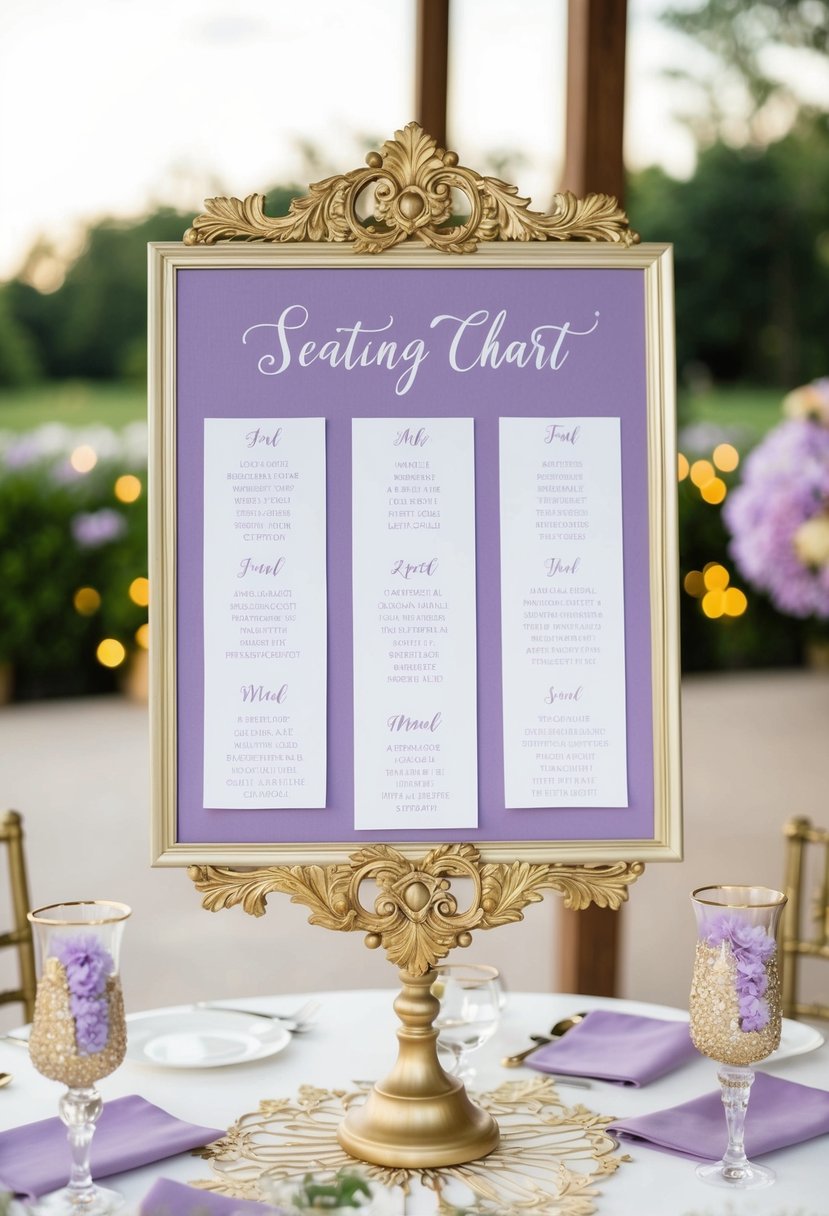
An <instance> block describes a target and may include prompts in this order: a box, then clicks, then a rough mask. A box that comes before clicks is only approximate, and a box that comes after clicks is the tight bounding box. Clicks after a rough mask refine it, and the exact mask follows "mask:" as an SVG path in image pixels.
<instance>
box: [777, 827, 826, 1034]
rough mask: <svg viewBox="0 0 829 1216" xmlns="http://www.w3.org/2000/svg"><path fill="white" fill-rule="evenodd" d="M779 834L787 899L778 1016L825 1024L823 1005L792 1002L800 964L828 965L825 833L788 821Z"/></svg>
mask: <svg viewBox="0 0 829 1216" xmlns="http://www.w3.org/2000/svg"><path fill="white" fill-rule="evenodd" d="M783 834H784V836H785V837H786V894H787V895H788V897H789V902H788V903H787V905H786V909H785V912H784V914H783V1015H784V1017H790V1018H791V1017H813V1018H827V1019H829V1003H823V1002H816V1001H813V1002H811V1003H809V1002H805V1001H801V1000H799V999H798V992H799V981H800V960H801V958H819V959H825V960H826V961H827V962H829V831H827V830H825V829H824V828H816V827H813V826H812V822H811V820H809V819H805V818H799V819H791V820H790V821H789V822H788V823H787V824H786V826H785V827H784V828H783ZM815 854H816V855H817V856H815ZM815 862H817V865H816V866H815V865H814V864H813V863H815ZM813 873H816V874H817V883H816V887H815V891H814V895H813V896H812V897H811V899H809V906H808V907H807V906H806V900H807V898H808V896H807V894H806V893H805V892H806V888H807V885H809V884H810V879H809V878H807V875H811V874H813Z"/></svg>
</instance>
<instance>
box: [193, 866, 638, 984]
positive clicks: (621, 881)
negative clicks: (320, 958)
mask: <svg viewBox="0 0 829 1216" xmlns="http://www.w3.org/2000/svg"><path fill="white" fill-rule="evenodd" d="M643 870H644V865H643V863H642V862H640V861H635V862H616V863H615V864H608V865H595V866H575V865H568V864H564V863H549V864H531V863H530V862H526V861H514V862H512V863H511V864H506V863H495V862H484V861H482V859H481V855H480V853H479V851H478V849H477V848H475V846H474V845H472V844H447V845H440V846H439V847H438V848H436V849H432V851H431V852H430V853H429V854H428V855H427V856H426V857H425V858H423V860H422V861H421V860H410V859H408V858H406V857H404V856H403V855H402V853H399V852H398V851H397V850H396V849H394V848H392V847H391V846H390V845H384V844H377V845H370V846H368V847H367V848H364V849H360V850H358V851H357V852H355V853H353V854H352V855H351V857H350V859H349V861H348V863H335V864H333V865H328V866H322V865H295V866H268V867H263V868H262V869H259V870H247V871H245V870H236V869H230V868H226V867H222V866H204V865H195V866H190V868H189V870H188V874H189V876H190V878H191V879H192V881H193V882H194V883H195V886H196V889H197V890H198V891H199V892H200V893H201V895H202V903H203V905H204V907H205V908H207V909H208V910H210V911H212V912H216V911H218V910H219V909H222V908H231V907H234V906H236V905H241V906H242V908H243V909H244V910H245V912H248V913H250V915H252V916H262V915H263V913H264V912H265V910H266V900H267V897H268V895H270V894H272V893H273V892H277V891H279V892H282V893H283V894H286V895H290V897H291V900H292V902H293V903H298V904H304V905H305V906H306V907H308V908H309V909H310V916H309V918H308V919H309V921H310V923H311V924H313V925H322V926H323V927H324V928H326V929H336V930H339V931H340V932H348V931H356V932H361V933H364V934H365V935H366V936H365V944H366V945H367V946H368V947H369V948H370V949H376V948H378V947H380V946H382V947H383V948H384V950H385V952H386V955H387V957H388V959H389V961H390V962H392V963H394V964H396V966H398V967H400V968H401V969H402V970H404V971H406V972H407V973H408V974H410V975H423V974H425V973H426V972H427V971H428V970H429V968H430V967H433V966H435V964H436V963H438V962H440V960H441V959H443V958H445V957H446V955H447V954H448V953H449V951H450V950H452V949H454V948H455V947H456V946H468V945H469V944H470V942H471V940H472V932H473V930H478V929H495V928H497V927H498V926H500V925H507V924H511V923H513V922H515V921H519V920H522V919H523V910H524V908H525V907H527V906H528V905H529V904H531V903H538V901H539V900H540V899H541V898H542V892H543V891H544V890H545V889H546V890H555V891H558V892H560V893H561V894H562V895H563V896H564V904H565V907H568V908H576V909H579V908H586V907H587V906H588V904H590V903H595V904H598V905H599V906H600V907H606V908H612V909H618V908H619V907H620V906H621V904H622V903H623V902H624V901H625V900H626V899H627V895H628V888H629V886H630V884H631V883H633V882H635V881H636V879H637V878H638V877H639V875H640V874H641V873H642V871H643ZM453 879H461V880H464V879H465V880H467V881H468V883H469V884H470V886H469V890H468V893H467V896H466V899H463V897H459V896H458V895H456V894H455V892H454V891H453V890H452V880H453ZM367 882H373V883H374V884H375V885H376V888H377V893H376V896H375V899H374V906H373V907H372V908H369V907H366V905H365V904H364V902H363V900H362V898H361V887H362V886H363V884H364V883H367Z"/></svg>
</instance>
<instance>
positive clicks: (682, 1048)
mask: <svg viewBox="0 0 829 1216" xmlns="http://www.w3.org/2000/svg"><path fill="white" fill-rule="evenodd" d="M696 1056H697V1050H696V1048H695V1047H694V1045H693V1043H692V1042H691V1033H690V1030H689V1029H688V1023H687V1022H666V1021H664V1020H663V1019H661V1018H643V1017H639V1016H638V1015H636V1014H631V1013H615V1012H613V1011H612V1010H609V1009H594V1010H593V1011H592V1013H589V1014H588V1015H587V1017H586V1018H585V1019H584V1021H583V1022H579V1024H578V1026H574V1027H573V1029H572V1030H568V1031H567V1033H566V1034H564V1035H562V1036H561V1038H560V1039H555V1040H554V1042H552V1043H545V1045H544V1046H543V1047H539V1049H538V1051H534V1052H533V1054H532V1055H531V1056H528V1057H527V1064H528V1065H529V1067H530V1068H538V1069H539V1070H540V1071H541V1072H558V1073H561V1074H562V1076H570V1077H594V1078H595V1079H596V1080H598V1081H614V1082H615V1083H616V1084H618V1085H637V1086H638V1085H647V1084H648V1082H649V1081H655V1080H656V1079H657V1077H663V1076H664V1075H665V1073H668V1072H672V1071H673V1069H675V1068H679V1067H680V1066H681V1065H682V1064H685V1063H686V1061H688V1060H692V1059H694V1058H695V1057H696Z"/></svg>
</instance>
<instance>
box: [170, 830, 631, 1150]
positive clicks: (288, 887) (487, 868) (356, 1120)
mask: <svg viewBox="0 0 829 1216" xmlns="http://www.w3.org/2000/svg"><path fill="white" fill-rule="evenodd" d="M644 868H645V867H644V865H643V864H642V862H639V861H634V862H616V863H615V864H612V865H596V866H575V865H565V864H560V863H548V864H546V865H544V864H542V865H532V864H530V863H529V862H526V861H514V862H512V863H506V862H500V863H499V862H484V861H483V859H482V858H481V855H480V853H479V852H478V850H477V849H476V848H475V847H474V845H471V844H452V845H441V846H440V847H438V848H436V849H433V850H432V852H431V853H429V854H428V855H427V856H426V857H425V858H423V859H422V860H419V859H418V860H410V859H409V858H407V857H404V856H403V854H402V853H399V852H398V851H397V850H396V849H393V848H391V846H389V845H383V844H377V845H371V846H370V847H368V848H365V849H360V850H359V852H356V853H353V854H352V855H351V857H350V858H349V860H348V861H347V862H342V863H336V864H333V865H328V866H321V865H298V866H269V867H267V868H263V869H261V870H248V871H244V870H233V869H226V868H224V867H220V866H191V867H190V869H189V870H188V874H189V876H190V878H191V879H192V880H193V882H194V883H195V885H196V888H197V890H199V891H200V892H201V893H202V896H203V899H202V903H203V905H204V907H205V908H207V909H208V910H209V911H211V912H216V911H218V910H219V909H220V908H230V907H233V906H234V905H236V904H241V905H242V907H243V908H244V909H245V911H246V912H249V913H250V914H251V915H252V916H262V915H263V913H264V912H265V901H266V899H267V897H268V895H269V894H270V893H271V892H272V891H282V892H284V893H285V894H287V895H290V896H291V899H292V901H293V903H298V904H304V905H305V906H306V907H308V908H310V909H311V915H310V917H309V920H310V921H311V924H314V925H323V926H324V927H325V928H328V929H337V930H340V931H348V930H356V931H358V932H363V933H365V935H366V938H365V942H366V945H367V946H368V947H369V948H370V949H377V947H378V946H381V945H382V946H383V947H384V949H385V951H386V954H387V956H388V958H389V960H390V961H391V962H393V963H396V964H397V965H398V967H400V980H401V983H402V985H403V988H402V991H401V993H400V995H399V996H398V998H397V1000H396V1001H395V1003H394V1008H395V1011H396V1012H397V1014H398V1016H399V1018H400V1021H401V1023H402V1026H401V1029H400V1030H398V1032H397V1038H398V1042H399V1044H400V1048H399V1054H398V1057H397V1063H396V1064H395V1066H394V1068H393V1069H392V1071H391V1073H390V1075H389V1076H388V1077H387V1078H386V1080H385V1081H380V1082H378V1083H377V1084H376V1085H375V1086H374V1088H373V1090H372V1091H371V1093H370V1094H369V1097H368V1100H367V1101H366V1103H365V1105H364V1106H362V1107H357V1108H355V1109H353V1110H351V1111H349V1113H348V1115H347V1116H346V1118H345V1119H344V1121H343V1123H342V1124H341V1125H340V1130H339V1133H338V1139H339V1142H340V1144H341V1145H342V1147H343V1148H344V1149H345V1150H346V1151H347V1152H349V1153H351V1154H352V1156H354V1157H357V1158H359V1159H360V1160H361V1161H370V1162H372V1163H373V1164H375V1165H387V1166H407V1167H410V1168H411V1167H415V1168H423V1167H427V1166H441V1165H458V1164H460V1163H461V1162H464V1161H474V1160H475V1159H476V1158H478V1157H483V1156H485V1155H486V1154H487V1153H490V1152H492V1150H493V1149H494V1148H495V1146H496V1145H497V1143H498V1128H497V1125H496V1123H495V1121H494V1119H493V1118H492V1117H491V1116H490V1115H488V1114H486V1113H485V1112H484V1111H482V1110H480V1109H479V1108H478V1107H477V1106H475V1105H474V1103H472V1102H471V1101H470V1099H469V1097H468V1096H467V1094H466V1091H465V1090H464V1087H463V1085H462V1084H461V1082H460V1081H459V1080H458V1079H457V1078H456V1077H450V1076H449V1075H448V1074H447V1073H446V1072H444V1070H443V1069H442V1068H441V1066H440V1062H439V1061H438V1056H437V1031H436V1030H435V1029H434V1026H433V1024H432V1023H433V1021H434V1018H435V1016H436V1014H437V1012H438V1008H439V1003H438V1001H437V999H436V998H435V997H434V996H433V995H432V991H431V988H432V983H433V981H434V972H433V971H432V967H433V966H434V965H435V963H437V962H438V961H439V960H440V959H442V958H445V957H446V955H447V954H448V953H449V951H450V950H451V949H453V948H454V947H455V946H468V945H469V944H470V942H471V941H472V932H471V931H472V930H473V929H494V928H496V927H497V926H498V925H507V924H510V923H512V922H514V921H519V920H522V919H523V909H524V908H525V907H526V906H527V905H528V904H531V903H538V901H539V900H540V899H541V898H542V895H541V892H542V891H543V890H544V889H552V890H556V891H559V892H561V893H562V894H563V895H564V904H565V907H568V908H586V907H587V905H588V904H590V903H596V904H598V905H599V906H600V907H603V908H619V907H620V906H621V904H622V903H623V902H624V901H625V900H626V899H627V894H628V886H629V885H630V883H632V882H635V881H636V879H637V878H638V877H639V875H640V874H641V873H642V871H643V870H644ZM453 879H467V880H469V882H470V883H471V892H470V896H469V901H468V904H467V906H466V907H465V908H459V907H458V900H457V898H456V897H455V895H454V894H453V892H452V890H451V887H452V880H453ZM364 882H373V883H375V884H376V885H377V887H378V888H379V890H378V893H377V895H376V897H375V900H374V907H373V908H366V907H365V906H364V905H363V904H362V902H361V900H360V887H361V886H362V884H363V883H364Z"/></svg>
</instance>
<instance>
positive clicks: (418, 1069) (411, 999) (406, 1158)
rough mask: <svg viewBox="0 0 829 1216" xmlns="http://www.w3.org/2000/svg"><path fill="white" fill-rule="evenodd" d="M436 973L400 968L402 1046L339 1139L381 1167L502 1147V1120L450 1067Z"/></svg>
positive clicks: (452, 1160) (454, 1159)
mask: <svg viewBox="0 0 829 1216" xmlns="http://www.w3.org/2000/svg"><path fill="white" fill-rule="evenodd" d="M433 980H434V972H433V971H431V970H430V971H427V972H425V973H424V974H423V975H412V974H410V973H409V972H408V971H404V970H401V971H400V982H401V983H402V985H403V988H402V991H401V993H400V995H399V996H398V997H397V999H396V1001H395V1002H394V1009H395V1012H396V1013H397V1015H398V1017H399V1018H400V1021H401V1022H402V1023H403V1025H402V1027H401V1028H400V1030H398V1032H397V1040H398V1042H399V1044H400V1051H399V1054H398V1057H397V1062H396V1064H395V1066H394V1068H393V1069H392V1071H391V1072H390V1073H389V1075H388V1077H386V1079H385V1080H384V1081H378V1082H377V1084H376V1085H375V1086H374V1088H373V1089H372V1090H371V1092H370V1093H369V1096H368V1099H367V1101H366V1103H365V1105H364V1106H358V1107H353V1108H352V1109H351V1110H350V1111H349V1112H348V1114H347V1115H346V1117H345V1119H344V1120H343V1122H342V1123H341V1124H340V1127H339V1130H338V1132H337V1139H338V1141H339V1142H340V1144H341V1146H342V1147H343V1148H344V1149H345V1151H346V1152H347V1153H350V1154H351V1156H352V1157H356V1158H357V1159H358V1160H359V1161H369V1162H371V1163H372V1164H373V1165H387V1166H407V1167H409V1168H411V1167H419V1166H423V1165H424V1163H428V1164H429V1165H430V1166H441V1165H460V1164H461V1163H462V1162H465V1161H475V1160H477V1159H478V1158H479V1157H485V1156H486V1155H487V1153H491V1152H492V1150H493V1149H494V1148H496V1147H497V1145H498V1140H499V1132H498V1124H497V1123H496V1122H495V1120H494V1119H493V1118H492V1116H491V1115H488V1114H487V1113H486V1111H484V1110H481V1108H480V1107H478V1106H475V1104H474V1103H473V1102H472V1101H471V1100H470V1098H469V1096H468V1094H467V1092H466V1090H465V1089H464V1087H463V1083H462V1082H461V1081H460V1080H459V1079H458V1078H457V1077H452V1076H450V1075H449V1074H448V1073H446V1072H444V1070H443V1068H441V1065H440V1061H439V1060H438V1055H437V1038H438V1032H437V1031H436V1030H435V1028H434V1026H433V1025H432V1023H433V1022H434V1019H435V1017H436V1016H437V1013H438V1010H439V1008H440V1002H439V1001H438V1000H437V998H436V997H434V996H433V995H432V982H433Z"/></svg>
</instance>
